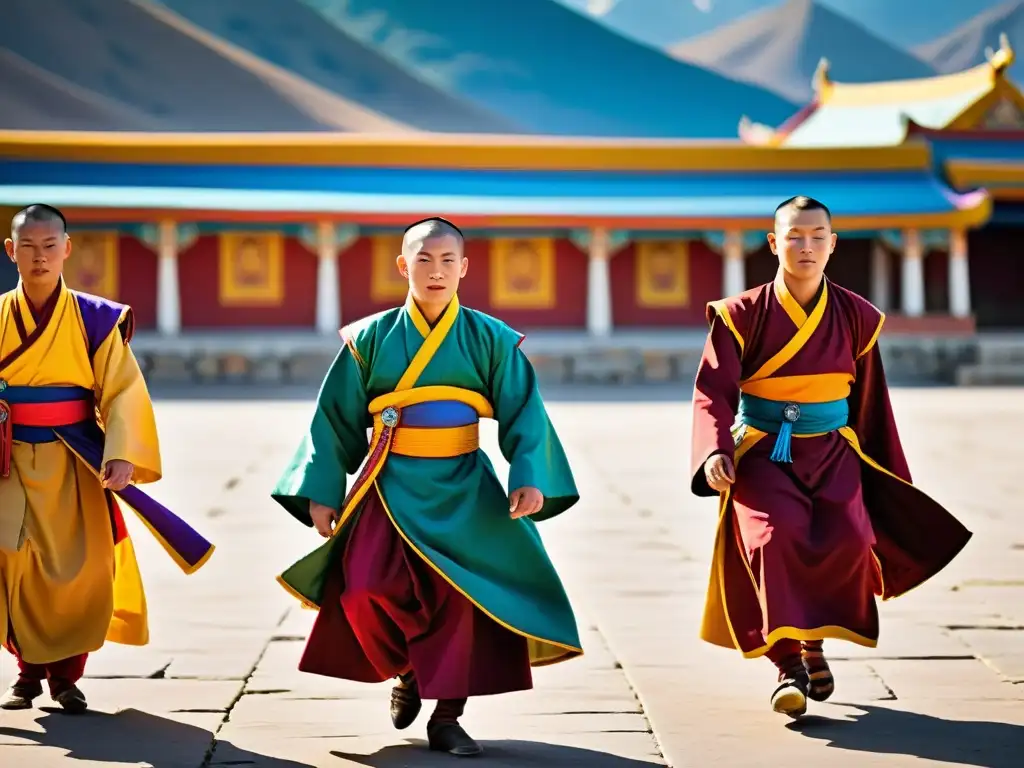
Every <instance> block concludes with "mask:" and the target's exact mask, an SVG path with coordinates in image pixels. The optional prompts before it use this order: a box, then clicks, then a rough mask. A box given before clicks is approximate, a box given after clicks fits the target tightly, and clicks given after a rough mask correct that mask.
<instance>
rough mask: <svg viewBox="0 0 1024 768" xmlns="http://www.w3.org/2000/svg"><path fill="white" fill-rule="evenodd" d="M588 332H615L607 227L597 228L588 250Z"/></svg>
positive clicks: (592, 334)
mask: <svg viewBox="0 0 1024 768" xmlns="http://www.w3.org/2000/svg"><path fill="white" fill-rule="evenodd" d="M587 251H588V259H587V332H588V333H589V334H590V335H591V336H598V337H604V336H610V335H611V332H612V281H611V273H610V271H609V261H610V259H611V253H610V251H611V248H610V242H609V237H608V230H606V229H605V228H604V227H595V228H594V229H592V230H591V232H590V243H589V247H588V249H587Z"/></svg>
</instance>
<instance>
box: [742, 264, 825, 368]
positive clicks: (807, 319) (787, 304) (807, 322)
mask: <svg viewBox="0 0 1024 768" xmlns="http://www.w3.org/2000/svg"><path fill="white" fill-rule="evenodd" d="M780 282H781V283H782V286H783V287H782V290H783V291H785V293H783V294H781V296H780V291H779V283H780ZM775 291H776V298H778V299H779V301H780V302H781V303H782V306H783V308H784V309H786V314H788V315H789V317H790V319H792V320H793V322H794V323H797V321H798V319H799V318H798V317H797V316H796V315H797V313H796V309H799V310H800V313H803V309H802V308H801V307H800V305H799V304H797V303H796V300H795V299H793V297H792V296H791V295H790V293H789V290H788V289H786V287H785V282H783V280H782V274H781V270H780V273H779V275H778V276H777V277H776V278H775ZM786 297H789V301H786ZM794 305H795V308H794ZM827 305H828V281H827V280H822V284H821V296H819V297H818V303H817V304H815V305H814V309H813V310H812V311H811V314H810V315H809V316H808V315H806V314H805V315H804V316H803V320H802V322H800V323H799V324H798V325H797V331H796V333H794V334H793V337H792V338H791V339H790V340H789V341H788V342H787V343H786V345H785V346H784V347H783V348H782V349H780V350H779V351H778V352H776V353H775V354H774V355H773V356H772V357H771V358H770V359H769V360H767V361H766V362H765V364H764V365H762V366H761V367H760V368H759V369H758V370H757V372H756V373H754V375H753V376H751V377H749V378H748V379H747V380H746V382H743V383H744V384H746V383H748V382H753V381H759V380H761V379H767V378H768V377H769V376H771V375H772V374H773V373H775V372H776V371H777V370H779V369H780V368H781V367H782V366H784V365H785V364H786V363H788V362H789V361H790V360H792V359H793V358H794V357H796V354H797V353H798V352H799V351H800V350H801V349H803V347H804V344H806V343H807V342H808V340H810V338H811V336H813V335H814V332H815V331H816V330H818V325H820V324H821V318H822V317H824V316H825V307H826V306H827Z"/></svg>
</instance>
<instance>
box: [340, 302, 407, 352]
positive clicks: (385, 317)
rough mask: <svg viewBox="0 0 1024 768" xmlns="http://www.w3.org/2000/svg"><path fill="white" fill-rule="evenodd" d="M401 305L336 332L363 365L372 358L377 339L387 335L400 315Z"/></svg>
mask: <svg viewBox="0 0 1024 768" xmlns="http://www.w3.org/2000/svg"><path fill="white" fill-rule="evenodd" d="M401 314H402V307H395V308H392V309H385V310H384V311H382V312H375V313H374V314H372V315H367V316H366V317H361V318H359V319H358V320H354V321H353V322H351V323H349V324H347V325H345V326H344V327H343V328H342V329H341V330H340V331H339V332H338V333H339V334H340V335H341V340H342V342H344V344H345V346H346V347H348V350H349V352H351V353H352V356H353V357H354V358H355V359H356V361H357V362H358V363H359V364H360V365H361V366H365V365H366V364H367V363H368V362H370V361H371V360H372V359H373V350H374V348H375V347H376V346H377V344H378V342H379V340H381V339H383V338H384V337H385V336H387V335H388V332H389V331H390V330H391V329H392V328H394V326H395V324H396V323H397V322H398V319H399V318H400V317H401Z"/></svg>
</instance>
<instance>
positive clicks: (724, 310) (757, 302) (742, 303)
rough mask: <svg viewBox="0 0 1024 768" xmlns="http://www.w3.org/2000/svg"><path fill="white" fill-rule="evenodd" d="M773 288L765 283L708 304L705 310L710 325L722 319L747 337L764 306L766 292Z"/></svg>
mask: <svg viewBox="0 0 1024 768" xmlns="http://www.w3.org/2000/svg"><path fill="white" fill-rule="evenodd" d="M771 287H772V284H771V283H764V284H763V285H758V286H756V287H754V288H751V289H749V290H746V291H744V292H743V293H737V294H736V295H735V296H727V297H726V298H724V299H718V300H717V301H711V302H708V305H707V308H706V310H705V314H706V317H707V321H708V325H710V324H711V323H712V322H714V319H715V318H716V317H721V318H722V320H723V321H725V322H726V323H727V324H729V325H730V326H731V327H733V328H735V330H736V331H738V332H739V333H740V334H741V335H743V336H746V335H747V333H748V332H749V331H750V328H751V327H752V325H753V322H754V318H755V317H757V313H758V312H759V311H760V310H761V308H762V307H763V306H764V303H765V301H764V299H765V292H766V291H768V290H770V289H771Z"/></svg>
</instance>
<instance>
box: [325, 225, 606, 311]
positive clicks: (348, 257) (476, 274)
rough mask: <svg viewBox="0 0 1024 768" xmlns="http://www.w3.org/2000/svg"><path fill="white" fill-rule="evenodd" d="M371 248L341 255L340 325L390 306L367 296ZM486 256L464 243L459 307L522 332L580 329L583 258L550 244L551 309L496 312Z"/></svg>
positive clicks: (563, 243) (361, 243)
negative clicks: (465, 264) (465, 262)
mask: <svg viewBox="0 0 1024 768" xmlns="http://www.w3.org/2000/svg"><path fill="white" fill-rule="evenodd" d="M372 248H373V246H372V241H371V239H370V238H367V237H363V238H360V239H359V240H357V241H356V242H354V243H353V244H352V245H351V246H350V247H349V248H348V249H347V250H346V251H345V252H344V253H342V254H341V257H340V260H339V273H340V274H339V276H340V281H341V311H342V322H344V323H351V322H353V321H354V320H358V319H359V318H361V317H365V316H366V315H370V314H373V313H375V312H380V311H381V310H384V309H389V308H390V307H392V306H395V303H394V302H388V303H382V304H379V303H376V302H374V301H373V299H372V298H371V296H370V279H371V271H372V268H373V263H372V262H373V250H372ZM489 250H490V245H489V242H488V241H487V240H483V239H472V240H467V241H466V256H467V257H468V258H469V271H468V272H467V273H466V277H465V279H464V280H463V281H462V284H461V285H460V287H459V300H460V301H461V302H462V303H463V304H465V305H466V306H468V307H472V308H473V309H478V310H480V311H482V312H487V313H488V314H491V315H494V316H495V317H499V318H501V319H502V320H504V321H505V322H506V323H508V324H509V325H511V326H512V327H513V328H516V329H518V330H522V331H528V330H530V329H535V328H578V329H582V328H585V327H586V322H587V320H586V318H587V256H586V254H585V253H583V252H582V251H580V249H579V248H577V247H576V246H575V245H573V244H572V243H571V242H569V241H568V240H557V241H555V306H554V307H552V308H551V309H540V310H507V309H500V310H499V309H494V308H493V307H492V306H491V302H490V263H489V262H490V258H489ZM314 280H315V277H314ZM314 295H315V292H314Z"/></svg>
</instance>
